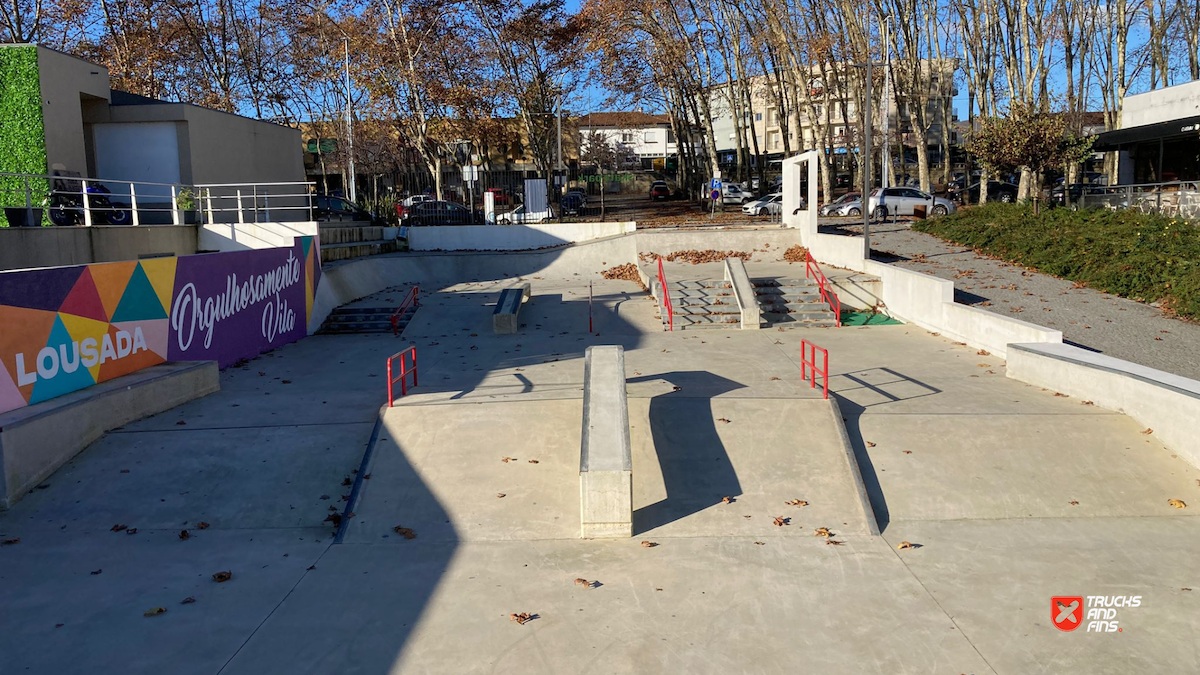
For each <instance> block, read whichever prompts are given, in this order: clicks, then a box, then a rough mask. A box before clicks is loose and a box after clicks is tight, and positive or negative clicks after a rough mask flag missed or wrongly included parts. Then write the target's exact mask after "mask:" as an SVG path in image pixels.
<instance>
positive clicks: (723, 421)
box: [717, 417, 729, 424]
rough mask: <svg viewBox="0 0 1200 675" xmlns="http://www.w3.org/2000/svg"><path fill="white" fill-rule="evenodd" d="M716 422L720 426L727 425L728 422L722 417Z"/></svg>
mask: <svg viewBox="0 0 1200 675" xmlns="http://www.w3.org/2000/svg"><path fill="white" fill-rule="evenodd" d="M717 421H718V422H720V423H721V424H729V420H727V419H725V418H724V417H718V418H717Z"/></svg>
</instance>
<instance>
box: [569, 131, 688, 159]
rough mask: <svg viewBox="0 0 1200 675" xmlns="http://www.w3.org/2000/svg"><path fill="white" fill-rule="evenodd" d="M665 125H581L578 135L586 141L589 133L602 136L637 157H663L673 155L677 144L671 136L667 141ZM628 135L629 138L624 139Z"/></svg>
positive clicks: (611, 144) (615, 146) (614, 145)
mask: <svg viewBox="0 0 1200 675" xmlns="http://www.w3.org/2000/svg"><path fill="white" fill-rule="evenodd" d="M667 132H668V128H667V127H665V126H664V127H631V128H629V129H614V128H612V127H591V128H589V127H582V128H581V129H580V130H579V133H580V136H581V137H582V138H583V139H584V140H585V141H586V139H587V137H588V135H589V134H591V133H597V134H600V135H602V136H604V138H605V140H607V141H608V144H609V145H610V146H612V147H613V148H626V149H628V150H629V151H630V152H632V153H633V154H635V155H637V156H638V157H651V158H653V157H663V156H670V155H674V154H675V153H676V152H677V150H678V144H677V143H676V142H675V139H674V138H673V134H672V139H671V142H669V143H668V142H667V135H668V133H667ZM626 137H628V138H629V139H630V140H629V141H626V140H625V138H626Z"/></svg>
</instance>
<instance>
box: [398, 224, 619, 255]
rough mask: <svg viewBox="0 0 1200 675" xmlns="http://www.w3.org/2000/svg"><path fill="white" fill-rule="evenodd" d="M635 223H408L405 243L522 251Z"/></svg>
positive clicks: (599, 234) (433, 248)
mask: <svg viewBox="0 0 1200 675" xmlns="http://www.w3.org/2000/svg"><path fill="white" fill-rule="evenodd" d="M635 227H636V225H635V224H634V223H632V222H625V223H542V224H531V225H463V226H453V227H412V228H409V229H408V247H409V249H411V250H413V251H525V250H530V249H535V248H543V247H546V246H561V245H562V244H568V243H574V242H581V241H590V240H592V239H600V238H603V237H612V236H616V235H619V234H628V233H630V232H633V231H634V229H635Z"/></svg>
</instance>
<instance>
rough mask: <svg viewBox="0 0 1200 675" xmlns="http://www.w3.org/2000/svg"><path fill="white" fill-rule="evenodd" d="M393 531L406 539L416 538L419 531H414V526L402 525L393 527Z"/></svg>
mask: <svg viewBox="0 0 1200 675" xmlns="http://www.w3.org/2000/svg"><path fill="white" fill-rule="evenodd" d="M392 531H393V532H395V533H396V534H398V535H400V536H401V537H404V538H405V539H416V538H417V533H416V532H413V531H412V528H408V527H400V526H399V525H397V526H395V527H393V528H392Z"/></svg>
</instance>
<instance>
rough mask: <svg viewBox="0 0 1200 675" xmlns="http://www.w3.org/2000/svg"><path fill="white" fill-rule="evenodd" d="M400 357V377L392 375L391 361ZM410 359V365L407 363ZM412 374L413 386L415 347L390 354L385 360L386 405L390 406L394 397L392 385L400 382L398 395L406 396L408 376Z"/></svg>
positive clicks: (415, 374) (414, 380)
mask: <svg viewBox="0 0 1200 675" xmlns="http://www.w3.org/2000/svg"><path fill="white" fill-rule="evenodd" d="M396 359H400V377H397V378H393V377H392V370H393V369H392V361H395V360H396ZM410 359H411V360H412V365H411V366H410V365H409V363H408V362H409V360H410ZM410 374H411V375H412V381H413V386H414V387H415V386H417V348H416V347H409V348H408V349H405V350H403V351H400V352H397V353H395V354H392V355H391V356H389V357H388V360H387V380H388V407H389V408H390V407H392V403H393V402H394V401H395V400H396V397H395V396H394V395H393V394H392V385H393V384H396V383H397V382H399V383H400V395H401V396H408V376H409V375H410Z"/></svg>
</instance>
